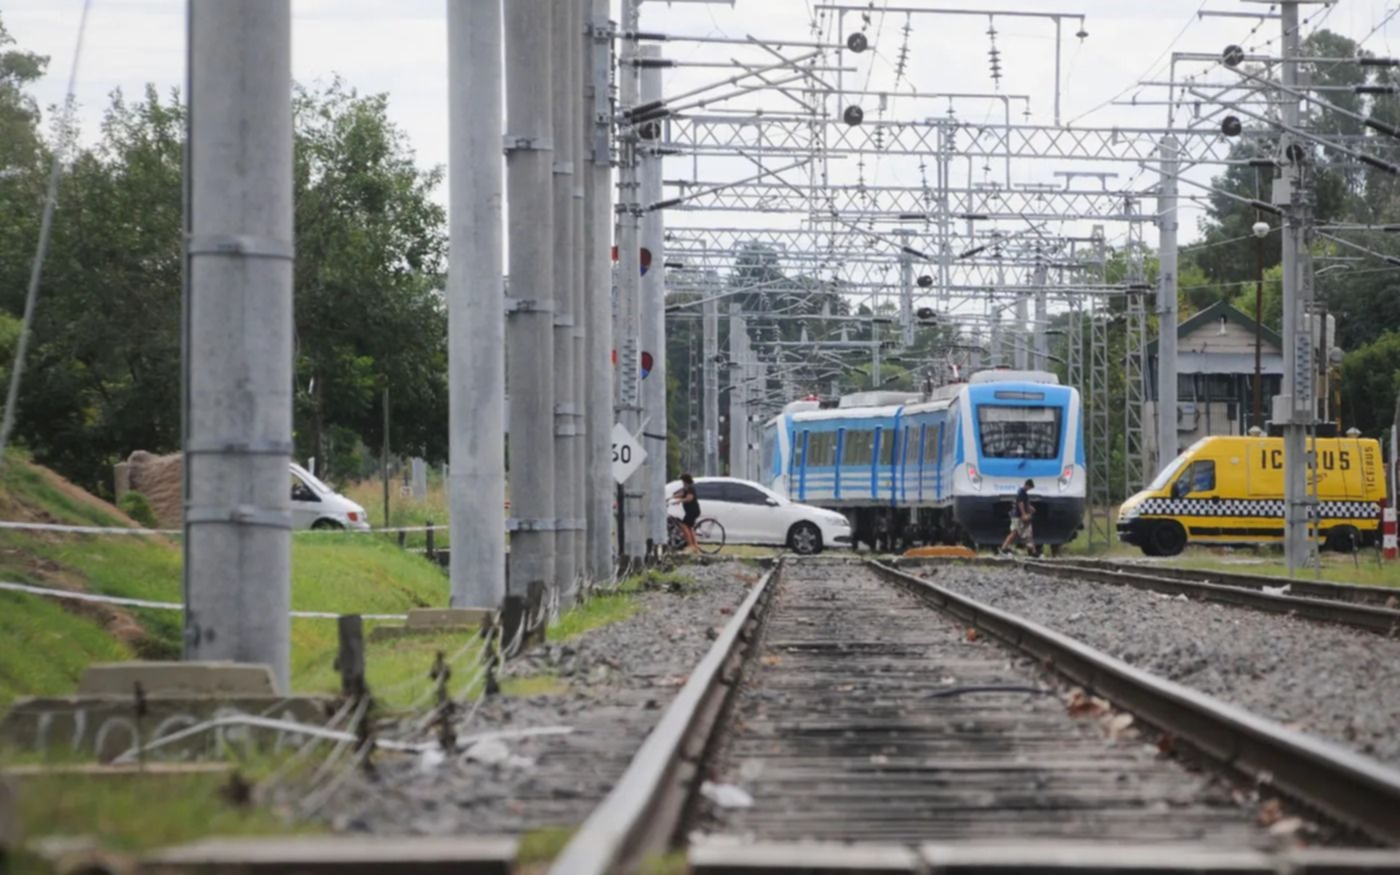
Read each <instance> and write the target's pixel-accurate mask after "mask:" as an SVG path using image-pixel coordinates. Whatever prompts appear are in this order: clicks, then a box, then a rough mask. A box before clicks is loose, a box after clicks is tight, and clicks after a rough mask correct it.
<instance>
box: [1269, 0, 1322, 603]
mask: <svg viewBox="0 0 1400 875" xmlns="http://www.w3.org/2000/svg"><path fill="white" fill-rule="evenodd" d="M1279 17H1280V22H1279V23H1280V24H1281V25H1282V26H1283V44H1282V45H1283V64H1282V65H1281V67H1280V76H1281V77H1282V80H1283V85H1284V87H1285V89H1286V90H1285V91H1284V93H1283V94H1281V95H1280V99H1281V101H1282V110H1283V111H1282V115H1283V123H1284V124H1285V125H1287V126H1289V127H1293V128H1296V127H1298V126H1299V116H1300V112H1299V106H1298V98H1297V97H1296V96H1293V94H1294V93H1296V91H1297V89H1298V80H1299V77H1298V62H1297V61H1296V60H1295V59H1297V58H1298V57H1299V54H1300V53H1299V39H1298V3H1297V2H1296V0H1284V2H1283V3H1282V4H1281V5H1280V7H1279ZM1279 145H1280V149H1279V152H1280V154H1281V155H1282V156H1283V160H1284V167H1283V176H1282V178H1281V179H1279V180H1276V181H1275V182H1274V203H1275V204H1278V205H1280V206H1282V207H1283V208H1284V227H1283V392H1282V394H1281V396H1280V397H1279V398H1277V399H1275V404H1274V416H1273V419H1274V421H1275V422H1279V423H1282V424H1283V464H1284V472H1283V498H1284V541H1283V548H1284V556H1285V559H1286V560H1287V563H1288V573H1289V575H1290V576H1292V575H1293V574H1295V573H1296V572H1297V570H1298V567H1299V566H1300V565H1303V564H1304V563H1305V562H1306V561H1307V560H1308V558H1309V557H1310V555H1311V544H1310V542H1309V539H1308V510H1309V504H1310V502H1309V498H1308V482H1307V481H1308V459H1307V449H1308V448H1307V431H1308V427H1309V426H1310V425H1311V424H1312V422H1313V420H1314V418H1315V416H1316V409H1315V407H1314V404H1313V400H1312V399H1313V385H1312V383H1313V379H1312V375H1313V373H1314V367H1313V355H1312V331H1311V326H1309V325H1308V319H1307V316H1306V313H1307V309H1306V308H1307V305H1308V302H1309V300H1310V298H1311V297H1312V253H1311V247H1310V242H1311V240H1310V238H1311V227H1310V222H1311V215H1310V204H1309V201H1308V194H1307V192H1306V191H1304V177H1303V167H1302V165H1301V163H1300V161H1299V160H1294V159H1293V158H1291V157H1289V153H1290V151H1291V150H1292V147H1293V145H1294V143H1293V142H1292V137H1291V136H1290V135H1288V134H1286V133H1285V134H1284V135H1283V136H1282V137H1281V138H1280V143H1279ZM1303 151H1306V150H1305V149H1304V150H1303Z"/></svg>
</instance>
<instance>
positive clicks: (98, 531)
mask: <svg viewBox="0 0 1400 875" xmlns="http://www.w3.org/2000/svg"><path fill="white" fill-rule="evenodd" d="M0 529H15V530H18V531H27V532H64V533H66V534H72V535H148V536H149V535H164V536H167V537H168V536H171V535H183V534H184V532H183V531H182V530H180V529H139V528H133V529H128V528H122V527H118V526H68V525H61V524H59V523H20V522H12V521H8V520H0ZM445 531H447V526H445V525H443V526H431V527H429V526H403V527H400V528H394V529H297V530H295V531H293V532H292V534H294V535H397V534H400V533H402V534H411V533H414V532H445Z"/></svg>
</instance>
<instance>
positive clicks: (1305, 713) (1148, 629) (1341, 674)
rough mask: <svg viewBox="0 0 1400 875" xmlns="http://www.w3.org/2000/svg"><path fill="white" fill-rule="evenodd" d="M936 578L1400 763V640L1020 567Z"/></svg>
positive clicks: (948, 570)
mask: <svg viewBox="0 0 1400 875" xmlns="http://www.w3.org/2000/svg"><path fill="white" fill-rule="evenodd" d="M931 579H932V580H933V581H934V582H936V583H938V584H940V585H943V586H946V587H948V588H949V589H952V590H954V591H956V592H958V593H961V594H963V595H966V596H969V597H971V598H974V599H977V600H978V601H981V602H985V603H987V604H989V605H992V606H994V607H998V608H1002V609H1004V610H1007V611H1010V612H1012V613H1014V614H1017V615H1019V616H1021V617H1024V618H1026V619H1029V620H1033V621H1035V622H1037V623H1041V624H1042V625H1045V626H1048V627H1049V628H1052V629H1055V630H1057V631H1059V632H1063V633H1065V634H1067V635H1070V636H1072V637H1074V638H1076V639H1078V640H1080V641H1083V642H1084V643H1086V644H1089V645H1091V646H1093V647H1096V648H1098V649H1099V650H1102V651H1104V652H1106V653H1108V654H1110V655H1112V656H1115V657H1117V658H1119V659H1122V660H1123V661H1124V662H1127V663H1129V664H1131V665H1134V666H1136V667H1138V668H1141V669H1144V670H1146V671H1150V672H1152V673H1153V674H1156V675H1159V676H1161V677H1165V678H1169V679H1171V680H1173V681H1176V682H1178V683H1180V684H1183V685H1185V686H1188V687H1192V688H1194V689H1197V690H1200V691H1201V692H1204V693H1208V694H1210V695H1212V696H1215V697H1217V698H1219V699H1222V700H1224V701H1227V702H1231V703H1234V704H1236V705H1239V706H1241V707H1243V708H1246V709H1248V710H1250V711H1253V712H1255V713H1257V714H1260V715H1262V716H1265V717H1269V718H1272V719H1273V720H1276V721H1278V722H1279V723H1282V724H1284V725H1285V726H1287V727H1289V728H1291V729H1296V730H1299V731H1302V732H1306V733H1309V734H1312V735H1316V736H1320V737H1322V738H1326V739H1328V740H1331V741H1334V742H1338V743H1340V744H1342V745H1345V746H1347V747H1350V748H1352V749H1354V750H1357V751H1359V752H1361V753H1364V754H1367V755H1369V756H1372V757H1375V758H1376V759H1378V760H1381V761H1382V762H1385V763H1388V764H1390V765H1392V766H1400V641H1396V640H1394V639H1388V638H1385V637H1382V636H1380V635H1375V634H1372V633H1368V632H1362V631H1358V630H1356V629H1349V628H1346V627H1343V626H1334V625H1329V624H1325V623H1318V622H1312V621H1308V620H1300V619H1294V618H1291V617H1288V616H1284V615H1278V614H1268V613H1264V612H1260V611H1251V610H1247V609H1243V608H1238V607H1231V606H1227V605H1219V604H1211V603H1208V602H1200V601H1191V600H1188V599H1185V598H1184V597H1182V596H1168V595H1163V594H1160V593H1154V592H1147V591H1143V590H1137V589H1132V588H1129V587H1125V586H1115V585H1111V584H1102V583H1087V582H1079V581H1071V580H1064V579H1059V578H1050V577H1045V576H1043V575H1039V574H1035V573H1031V572H1028V571H1025V570H1022V569H1015V568H1007V569H1004V570H1003V569H987V568H973V567H967V566H946V567H942V568H939V569H937V571H935V572H932V576H931Z"/></svg>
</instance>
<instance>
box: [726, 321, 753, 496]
mask: <svg viewBox="0 0 1400 875" xmlns="http://www.w3.org/2000/svg"><path fill="white" fill-rule="evenodd" d="M742 312H743V306H742V305H741V304H730V305H729V476H730V477H743V476H744V474H745V472H746V471H748V470H749V430H748V424H749V404H748V379H747V376H748V375H747V372H746V369H745V365H746V363H747V362H748V349H747V347H748V342H747V341H748V339H749V332H748V323H747V320H746V319H744V317H743V315H741V314H742Z"/></svg>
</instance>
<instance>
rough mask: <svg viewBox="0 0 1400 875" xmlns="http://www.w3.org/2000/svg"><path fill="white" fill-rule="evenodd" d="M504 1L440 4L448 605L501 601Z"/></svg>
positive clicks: (490, 604)
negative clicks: (443, 17) (443, 19)
mask: <svg viewBox="0 0 1400 875" xmlns="http://www.w3.org/2000/svg"><path fill="white" fill-rule="evenodd" d="M500 35H501V0H467V2H459V3H448V4H447V76H448V82H447V92H448V105H447V116H448V122H449V127H448V136H449V138H450V140H451V142H450V144H449V145H450V151H449V159H448V160H449V162H450V163H449V171H450V173H449V176H448V186H449V187H448V201H449V203H448V220H449V224H448V234H449V242H450V249H449V253H448V259H449V261H448V269H447V322H448V326H447V330H448V389H449V393H450V396H451V404H450V410H449V413H448V443H449V457H450V459H451V467H450V469H449V470H450V472H451V473H450V474H449V476H448V480H447V493H448V504H449V508H450V515H451V522H450V526H451V534H452V551H451V554H450V555H451V560H450V561H451V569H450V570H451V573H452V596H451V604H452V605H453V606H456V607H481V608H491V609H495V608H498V607H500V605H501V603H502V601H503V600H504V599H505V596H506V537H505V526H504V525H502V521H501V515H502V508H504V506H505V499H506V471H505V449H506V448H505V391H506V364H505V362H506V360H505V355H506V351H505V339H506V338H505V333H506V329H505V298H504V296H503V291H502V288H501V272H502V250H501V246H502V244H501V219H502V217H501V205H502V199H503V196H504V191H503V172H502V160H501V153H500V148H501V136H502V133H503V131H502V107H501V74H502V63H503V62H502V58H501V38H500Z"/></svg>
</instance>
